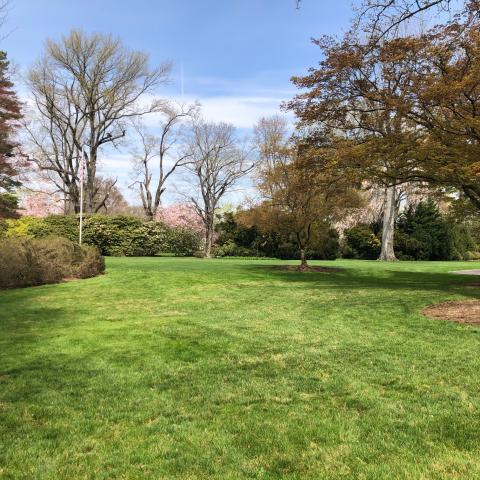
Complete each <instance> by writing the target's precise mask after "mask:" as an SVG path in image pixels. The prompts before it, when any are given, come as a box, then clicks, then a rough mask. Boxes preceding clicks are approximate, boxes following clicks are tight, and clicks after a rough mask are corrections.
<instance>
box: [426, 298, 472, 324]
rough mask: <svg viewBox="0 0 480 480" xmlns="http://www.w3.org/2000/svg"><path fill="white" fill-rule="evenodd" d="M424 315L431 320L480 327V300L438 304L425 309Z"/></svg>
mask: <svg viewBox="0 0 480 480" xmlns="http://www.w3.org/2000/svg"><path fill="white" fill-rule="evenodd" d="M422 313H423V314H424V315H425V316H426V317H429V318H434V319H439V320H450V321H451V322H457V323H465V324H468V325H475V326H478V327H480V300H465V301H461V302H443V303H438V304H436V305H430V306H428V307H426V308H424V309H423V310H422Z"/></svg>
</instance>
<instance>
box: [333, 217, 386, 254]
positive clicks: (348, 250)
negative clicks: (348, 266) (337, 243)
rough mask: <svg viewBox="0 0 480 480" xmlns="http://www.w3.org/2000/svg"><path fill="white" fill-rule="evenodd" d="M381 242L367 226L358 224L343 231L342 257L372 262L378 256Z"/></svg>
mask: <svg viewBox="0 0 480 480" xmlns="http://www.w3.org/2000/svg"><path fill="white" fill-rule="evenodd" d="M381 246H382V244H381V241H380V239H379V238H378V237H377V235H375V233H374V231H373V229H372V228H371V227H370V226H369V225H364V224H359V225H356V226H355V227H352V228H349V229H348V230H345V239H344V245H343V248H342V256H343V257H344V258H360V259H362V260H374V259H376V258H378V256H379V255H380V249H381Z"/></svg>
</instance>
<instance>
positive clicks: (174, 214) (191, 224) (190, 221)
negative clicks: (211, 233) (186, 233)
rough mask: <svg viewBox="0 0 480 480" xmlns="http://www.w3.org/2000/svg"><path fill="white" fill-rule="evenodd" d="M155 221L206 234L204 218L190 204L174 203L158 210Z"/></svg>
mask: <svg viewBox="0 0 480 480" xmlns="http://www.w3.org/2000/svg"><path fill="white" fill-rule="evenodd" d="M155 220H157V221H159V222H162V223H164V224H165V225H167V226H169V227H172V228H177V227H186V228H189V229H191V230H193V231H195V232H197V233H204V231H205V226H204V223H203V219H202V217H201V216H200V215H199V214H198V212H197V210H196V208H195V207H194V206H193V205H192V204H190V203H174V204H172V205H168V206H166V207H160V208H159V209H158V210H157V215H156V217H155Z"/></svg>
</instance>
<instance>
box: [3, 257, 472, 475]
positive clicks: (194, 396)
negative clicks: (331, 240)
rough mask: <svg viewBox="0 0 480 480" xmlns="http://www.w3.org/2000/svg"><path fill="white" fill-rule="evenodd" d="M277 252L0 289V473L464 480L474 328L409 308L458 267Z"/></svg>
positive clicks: (463, 292)
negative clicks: (307, 268) (276, 255)
mask: <svg viewBox="0 0 480 480" xmlns="http://www.w3.org/2000/svg"><path fill="white" fill-rule="evenodd" d="M278 263H280V262H278V261H263V262H262V261H254V260H248V261H242V260H211V261H207V260H200V259H173V258H145V259H133V258H131V259H109V260H108V263H107V267H108V271H107V274H106V275H105V276H102V277H98V278H94V279H89V280H82V281H73V282H67V283H63V284H60V285H48V286H42V287H35V288H29V289H22V290H12V291H6V292H0V332H1V333H0V478H25V479H64V478H65V479H77V478H78V479H80V478H81V479H107V478H108V479H118V478H125V479H131V478H132V479H133V478H134V479H137V478H152V479H200V478H202V479H222V480H223V479H238V478H253V479H255V478H256V479H277V478H278V479H280V478H282V479H285V478H286V479H323V478H348V479H350V478H351V479H360V478H366V479H394V478H395V479H396V478H404V479H416V478H419V479H420V478H422V479H431V478H432V479H435V478H438V479H451V478H459V479H465V478H467V479H476V478H480V413H479V408H480V388H479V387H480V383H479V372H480V329H475V328H474V327H467V326H462V325H457V324H452V323H449V322H443V321H438V320H437V321H435V320H428V319H426V318H425V317H423V316H422V315H421V313H420V311H421V309H422V308H423V307H424V306H426V305H428V304H431V303H435V302H439V301H443V300H450V299H461V298H480V288H478V287H477V288H471V287H467V286H465V284H466V283H469V282H472V281H473V280H472V279H470V278H468V277H460V276H454V275H451V274H449V273H448V271H449V270H452V269H463V268H474V267H475V265H473V266H472V264H470V263H434V262H432V263H422V262H419V263H395V264H383V263H378V262H354V261H337V262H322V265H323V264H324V265H335V266H337V267H342V268H343V270H341V271H340V272H337V273H295V272H283V271H279V270H273V269H270V268H268V267H269V266H270V265H273V264H278ZM319 263H320V262H319Z"/></svg>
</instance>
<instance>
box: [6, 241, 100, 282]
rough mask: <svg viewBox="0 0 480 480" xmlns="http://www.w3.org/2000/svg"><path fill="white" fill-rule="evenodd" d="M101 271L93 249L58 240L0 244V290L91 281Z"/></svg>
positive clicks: (96, 252)
mask: <svg viewBox="0 0 480 480" xmlns="http://www.w3.org/2000/svg"><path fill="white" fill-rule="evenodd" d="M104 270H105V264H104V261H103V258H102V257H101V256H100V254H99V252H98V250H97V249H96V248H94V247H80V246H79V245H77V244H75V243H74V242H71V241H69V240H67V239H65V238H61V237H48V238H45V239H40V240H35V239H30V238H28V237H23V238H21V237H20V238H6V239H4V240H2V241H0V288H13V287H26V286H30V285H41V284H46V283H56V282H59V281H60V280H62V279H65V278H86V277H93V276H95V275H98V274H100V273H102V272H103V271H104Z"/></svg>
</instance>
